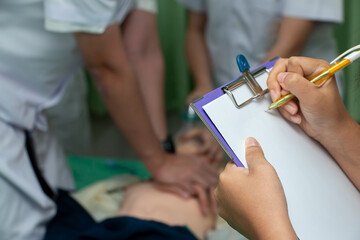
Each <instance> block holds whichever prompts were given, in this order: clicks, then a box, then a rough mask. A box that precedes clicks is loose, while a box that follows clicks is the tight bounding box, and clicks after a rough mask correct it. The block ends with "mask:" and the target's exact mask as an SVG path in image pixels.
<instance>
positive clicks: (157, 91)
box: [129, 49, 167, 140]
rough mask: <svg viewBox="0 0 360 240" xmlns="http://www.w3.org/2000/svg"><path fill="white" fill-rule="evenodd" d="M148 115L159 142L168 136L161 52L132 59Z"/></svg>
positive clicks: (147, 53) (152, 52)
mask: <svg viewBox="0 0 360 240" xmlns="http://www.w3.org/2000/svg"><path fill="white" fill-rule="evenodd" d="M129 59H130V62H131V64H132V65H133V66H134V70H135V75H136V79H137V80H138V83H139V85H140V91H141V94H142V96H143V99H144V104H145V106H146V110H147V113H148V115H149V117H150V121H151V124H152V126H153V127H154V130H155V133H156V136H157V138H158V139H159V140H164V139H165V138H166V135H167V127H166V118H165V106H164V84H165V83H164V61H163V57H162V54H161V50H160V49H159V50H158V51H155V49H153V50H152V51H149V52H145V53H144V54H143V55H141V57H140V56H139V57H137V56H133V57H130V58H129Z"/></svg>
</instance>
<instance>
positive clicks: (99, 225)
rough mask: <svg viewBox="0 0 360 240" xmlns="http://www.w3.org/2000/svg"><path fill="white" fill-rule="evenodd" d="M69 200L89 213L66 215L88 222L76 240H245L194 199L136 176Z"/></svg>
mask: <svg viewBox="0 0 360 240" xmlns="http://www.w3.org/2000/svg"><path fill="white" fill-rule="evenodd" d="M191 141H193V139H192V140H191ZM213 146H214V145H213ZM216 146H217V145H216ZM177 149H178V151H180V152H183V153H191V154H194V153H196V151H198V149H196V148H194V145H191V144H189V142H188V141H187V140H186V141H184V145H181V144H178V147H177ZM211 154H214V153H211ZM71 196H72V198H73V199H75V200H76V202H77V203H79V204H80V205H81V206H82V208H83V209H85V210H86V211H84V212H83V213H76V214H74V213H66V212H65V213H63V214H62V215H73V216H74V217H70V219H72V220H71V221H78V222H79V221H84V222H85V224H84V225H86V226H85V227H81V229H80V230H81V231H78V230H79V228H78V229H76V231H78V232H80V233H79V234H77V235H76V236H77V237H76V239H156V240H161V239H182V240H193V239H194V240H195V239H208V240H217V239H224V240H235V239H243V238H242V236H241V235H239V234H238V233H237V232H236V231H235V230H233V229H231V228H230V227H229V226H228V225H227V223H226V222H225V221H223V220H222V219H221V218H218V216H217V215H216V214H214V213H213V212H212V211H209V212H208V214H204V211H203V210H202V209H201V208H200V205H199V202H198V199H196V198H195V197H192V198H182V197H179V196H178V195H175V194H173V193H171V192H168V191H163V190H161V189H160V188H158V187H157V186H156V185H155V183H154V182H152V181H149V180H148V181H141V180H140V179H139V178H138V177H136V176H133V175H119V176H116V177H113V178H110V179H107V180H104V181H101V182H97V183H95V184H92V185H90V186H88V187H86V188H84V189H82V190H80V191H78V192H76V193H73V194H72V195H71ZM209 205H211V203H209ZM86 215H90V216H91V217H89V216H86ZM89 218H90V219H91V220H89ZM89 222H90V223H89ZM66 224H68V223H66ZM71 224H72V223H71ZM60 225H61V224H60ZM62 225H64V224H62ZM50 229H51V228H50ZM63 229H64V228H63ZM63 229H53V230H52V231H63ZM72 236H74V235H72ZM59 239H61V238H59Z"/></svg>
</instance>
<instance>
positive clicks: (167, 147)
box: [161, 135, 175, 153]
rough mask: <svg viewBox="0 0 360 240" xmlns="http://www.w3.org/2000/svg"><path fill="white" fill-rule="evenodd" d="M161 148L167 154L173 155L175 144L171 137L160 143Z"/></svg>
mask: <svg viewBox="0 0 360 240" xmlns="http://www.w3.org/2000/svg"><path fill="white" fill-rule="evenodd" d="M161 147H162V149H163V150H164V151H165V152H167V153H175V144H174V140H173V138H172V136H171V135H168V136H167V137H166V138H165V139H164V140H162V141H161Z"/></svg>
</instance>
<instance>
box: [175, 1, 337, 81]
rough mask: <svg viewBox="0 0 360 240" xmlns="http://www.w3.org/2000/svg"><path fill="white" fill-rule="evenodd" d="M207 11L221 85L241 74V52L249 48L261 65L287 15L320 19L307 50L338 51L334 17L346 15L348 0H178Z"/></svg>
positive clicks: (314, 53) (325, 54)
mask: <svg viewBox="0 0 360 240" xmlns="http://www.w3.org/2000/svg"><path fill="white" fill-rule="evenodd" d="M177 1H179V2H181V3H183V4H184V5H185V6H187V7H188V8H189V9H190V10H192V11H194V12H204V13H206V15H207V29H206V42H207V46H208V49H209V53H210V57H211V64H212V70H213V77H214V83H215V86H220V85H222V84H224V83H226V82H228V81H230V80H232V79H235V78H237V77H238V76H239V74H240V73H239V70H238V67H237V65H236V61H235V58H236V56H237V55H238V54H244V55H245V56H246V57H247V59H248V61H249V63H250V65H251V66H252V67H256V66H258V65H259V64H260V61H261V60H262V59H263V57H265V55H266V53H267V52H268V51H269V50H270V48H271V47H272V46H273V44H274V43H275V40H276V39H275V38H276V28H277V25H278V23H279V21H280V19H281V17H283V16H287V17H294V18H302V19H309V20H314V21H317V22H318V23H317V25H316V27H315V29H314V31H313V33H312V34H311V36H310V38H309V39H308V41H307V43H306V45H305V48H304V49H303V51H302V53H301V55H302V56H308V57H314V58H321V59H325V60H327V61H331V60H332V59H333V58H335V57H336V42H335V39H334V37H333V35H332V26H333V24H334V23H340V22H342V20H343V1H342V0H221V1H219V0H177Z"/></svg>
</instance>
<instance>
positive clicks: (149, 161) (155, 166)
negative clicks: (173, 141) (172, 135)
mask: <svg viewBox="0 0 360 240" xmlns="http://www.w3.org/2000/svg"><path fill="white" fill-rule="evenodd" d="M165 155H166V153H165V151H164V150H163V149H162V148H161V145H160V144H159V145H158V147H157V148H156V149H154V151H153V152H152V153H151V154H146V155H143V156H140V158H141V160H142V162H143V163H144V165H145V167H146V168H147V170H148V171H149V172H150V173H151V175H152V176H155V175H156V174H157V173H158V172H159V169H160V168H161V166H163V164H164V162H165Z"/></svg>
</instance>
